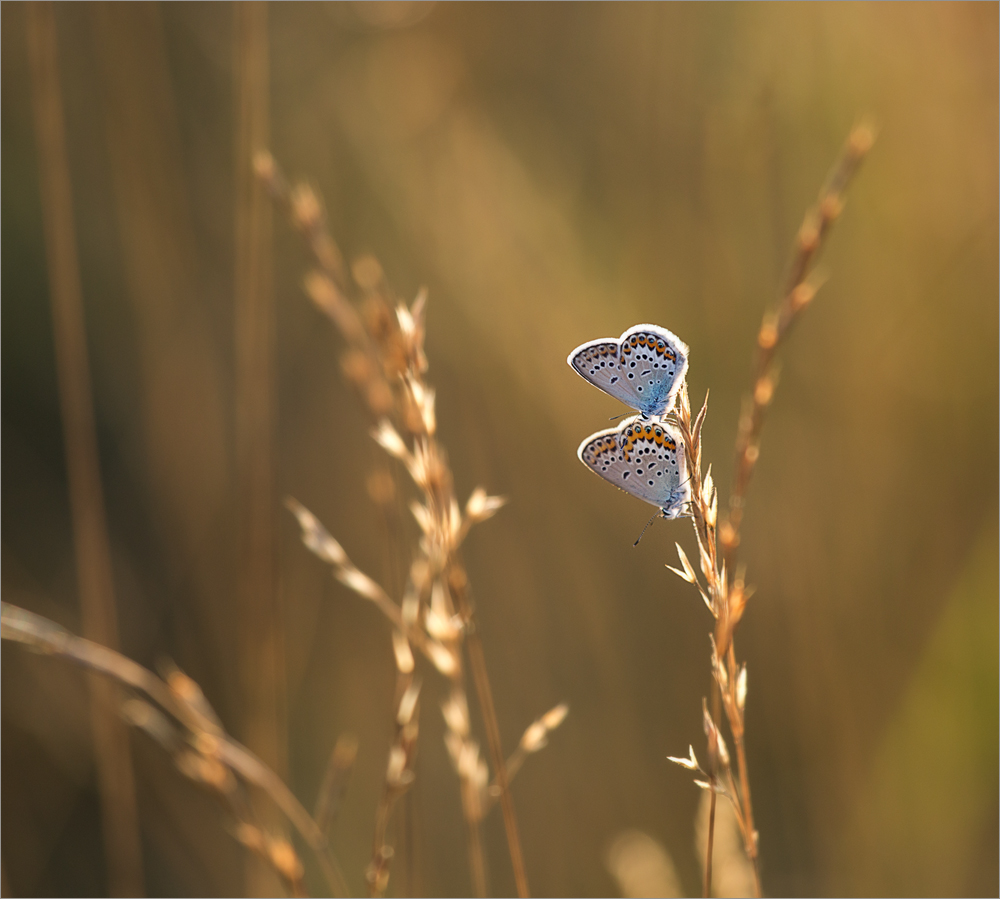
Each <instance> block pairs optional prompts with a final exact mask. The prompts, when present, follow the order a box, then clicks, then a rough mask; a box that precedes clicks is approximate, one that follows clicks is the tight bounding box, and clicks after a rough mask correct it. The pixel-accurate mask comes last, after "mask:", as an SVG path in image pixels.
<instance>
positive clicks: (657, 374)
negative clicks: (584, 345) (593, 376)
mask: <svg viewBox="0 0 1000 899" xmlns="http://www.w3.org/2000/svg"><path fill="white" fill-rule="evenodd" d="M689 352H690V351H689V349H688V346H687V344H686V343H684V341H682V340H681V339H680V338H679V337H678V336H677V335H676V334H674V333H672V332H670V331H668V330H667V329H666V328H661V327H660V326H659V325H635V326H633V327H631V328H629V329H628V330H627V331H626V332H625V333H624V334H622V336H621V337H620V338H619V340H618V369H619V370H618V373H619V374H620V376H622V378H623V380H624V381H627V382H628V389H629V391H630V393H631V395H632V396H633V397H634V398H635V402H629V405H630V406H632V408H633V409H638V410H639V411H640V412H641V413H642V414H643V415H645V416H647V417H653V416H659V415H663V414H664V413H666V412H668V411H669V410H670V408H671V407H672V406H673V404H674V397H675V396H676V394H677V391H678V389H680V386H681V382H682V381H683V380H684V376H685V374H687V367H688V353H689ZM578 370H579V369H578ZM585 377H586V376H585ZM598 386H600V385H598ZM602 389H604V388H602ZM625 402H628V400H626V401H625Z"/></svg>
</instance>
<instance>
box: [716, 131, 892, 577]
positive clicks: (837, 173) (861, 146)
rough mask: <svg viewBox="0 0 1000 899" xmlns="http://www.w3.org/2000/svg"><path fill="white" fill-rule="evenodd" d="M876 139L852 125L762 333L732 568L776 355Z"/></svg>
mask: <svg viewBox="0 0 1000 899" xmlns="http://www.w3.org/2000/svg"><path fill="white" fill-rule="evenodd" d="M874 140H875V134H874V131H873V129H872V128H871V127H870V126H869V125H858V126H857V127H856V128H854V130H853V131H851V134H850V136H849V137H848V139H847V143H846V144H845V145H844V148H843V150H842V151H841V154H840V158H839V159H838V160H837V162H836V164H835V165H834V167H833V171H832V172H831V174H830V177H829V178H828V179H827V181H826V184H825V185H824V186H823V189H822V190H821V191H820V194H819V199H818V201H817V203H816V205H815V206H814V207H813V208H812V209H810V210H809V211H808V212H807V213H806V216H805V219H804V220H803V222H802V226H801V227H800V228H799V232H798V234H797V235H796V240H795V250H794V253H793V256H792V262H791V264H790V266H789V271H788V276H787V278H786V283H785V286H784V289H783V292H782V294H781V300H780V302H779V304H778V307H777V309H775V310H773V311H769V312H768V313H766V314H765V316H764V321H763V323H762V324H761V327H760V331H759V332H758V334H757V358H756V361H755V363H754V374H753V381H752V384H751V391H750V396H749V398H748V399H747V400H746V402H745V404H744V408H743V412H742V414H741V415H740V420H739V424H738V427H737V434H736V454H735V455H736V474H735V478H734V480H733V488H732V492H731V493H730V496H729V516H728V518H727V519H726V521H725V522H724V523H723V525H722V527H721V528H720V530H719V537H720V541H721V543H722V549H723V554H724V556H725V559H726V564H727V567H728V568H729V571H730V572H733V571H735V563H736V554H737V551H738V548H739V544H740V525H741V524H742V521H743V506H744V502H745V499H746V491H747V488H748V487H749V485H750V479H751V478H752V477H753V472H754V468H755V466H756V464H757V459H758V458H759V456H760V448H759V447H760V432H761V428H762V427H763V424H764V413H765V412H766V411H767V407H768V406H769V405H770V404H771V401H772V400H773V398H774V391H775V388H776V387H777V373H776V366H775V357H776V355H777V352H778V349H779V348H780V347H781V345H782V343H783V342H784V341H785V339H786V338H787V336H788V333H789V331H790V330H791V328H792V326H793V325H794V324H795V322H796V321H797V320H798V318H799V316H800V315H801V314H802V312H803V311H804V310H805V309H806V307H808V306H809V304H810V303H811V302H812V299H813V297H814V296H815V295H816V291H817V290H818V289H819V286H820V279H819V278H818V277H817V276H816V275H815V273H814V271H813V267H814V265H815V262H816V259H817V257H818V255H819V253H820V251H821V250H822V247H823V242H824V240H825V238H826V237H827V235H828V234H829V232H830V228H831V227H832V225H833V223H834V222H835V221H836V220H837V218H839V216H840V214H841V212H843V209H844V192H845V191H846V190H847V187H848V186H849V184H850V182H851V179H852V178H853V177H854V175H855V174H856V173H857V170H858V168H859V166H860V165H861V162H862V160H863V159H864V158H865V156H866V155H867V154H868V151H869V150H870V149H871V147H872V143H873V142H874Z"/></svg>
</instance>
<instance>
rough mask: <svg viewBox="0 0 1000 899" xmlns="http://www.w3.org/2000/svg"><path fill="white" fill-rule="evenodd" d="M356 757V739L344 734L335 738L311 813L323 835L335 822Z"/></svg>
mask: <svg viewBox="0 0 1000 899" xmlns="http://www.w3.org/2000/svg"><path fill="white" fill-rule="evenodd" d="M357 756H358V738H357V737H355V736H354V735H353V734H345V735H344V736H342V737H338V738H337V742H336V743H335V744H334V747H333V752H331V753H330V761H329V762H327V766H326V772H325V773H324V775H323V782H322V783H321V784H320V787H319V793H318V794H317V796H316V808H315V811H313V820H315V822H316V826H317V827H318V828H319V829H320V830H321V831H322V832H323V833H329V831H330V828H331V827H332V826H333V822H334V821H336V820H337V813H338V812H339V811H340V805H341V803H342V802H343V799H344V794H345V793H346V792H347V786H348V784H349V783H350V780H351V772H352V771H353V770H354V760H355V759H356V758H357Z"/></svg>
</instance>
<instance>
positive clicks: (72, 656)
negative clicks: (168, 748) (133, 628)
mask: <svg viewBox="0 0 1000 899" xmlns="http://www.w3.org/2000/svg"><path fill="white" fill-rule="evenodd" d="M0 610H2V613H0V622H2V625H0V636H2V639H4V640H12V641H14V642H17V643H22V644H24V645H25V646H27V647H29V648H31V649H34V650H35V651H37V652H41V653H45V654H48V655H54V656H58V657H60V658H64V659H68V660H69V661H71V662H74V663H75V664H77V665H81V666H83V667H84V668H86V669H88V670H90V671H92V672H96V673H97V674H100V675H104V676H105V677H109V678H112V679H113V680H115V681H117V682H118V683H119V684H121V685H123V686H126V687H128V688H130V689H131V690H134V691H136V692H139V693H142V694H144V695H145V696H146V697H148V698H149V699H151V700H152V701H153V702H154V703H155V704H156V705H157V706H159V708H160V709H162V710H163V711H164V712H166V713H167V714H168V715H169V716H170V718H171V719H173V720H174V721H176V722H177V723H178V724H179V725H180V726H181V727H182V728H183V729H184V731H185V732H186V733H187V734H189V735H190V739H189V742H190V743H191V744H192V745H193V746H195V747H199V748H200V751H201V752H202V754H203V755H205V756H207V757H210V758H212V759H214V760H217V761H218V762H220V763H221V764H223V765H225V766H226V767H227V768H229V769H231V770H232V771H233V772H235V773H236V774H238V775H239V776H240V777H242V778H243V779H244V780H245V781H247V783H250V784H253V785H254V786H256V787H258V788H259V789H261V790H263V791H264V792H265V793H266V794H267V795H268V796H270V797H271V799H272V800H273V801H274V803H275V805H277V806H278V808H279V809H281V811H282V812H283V813H284V815H285V817H287V818H288V820H289V821H290V822H291V824H292V826H293V827H294V828H295V829H296V830H297V831H298V832H299V835H300V836H301V837H302V839H303V840H305V842H306V844H307V845H308V846H309V847H310V849H312V851H313V852H314V853H315V855H316V859H317V861H318V863H319V866H320V869H321V870H322V872H323V874H324V876H325V878H326V880H327V884H328V886H329V887H330V890H331V892H332V893H333V895H334V896H347V895H349V890H348V888H347V882H346V880H345V879H344V875H343V873H342V872H341V869H340V865H339V863H338V862H337V859H336V858H335V857H334V855H333V852H332V850H331V849H330V846H329V843H328V841H327V838H326V834H325V833H324V832H323V831H322V830H321V829H320V827H319V826H318V825H317V823H316V821H315V820H314V819H313V818H312V816H311V815H310V814H309V812H307V811H306V809H305V808H304V806H303V805H302V803H300V802H299V800H298V799H296V798H295V794H294V793H292V791H291V790H290V789H289V788H288V786H287V785H286V784H285V782H284V781H283V780H282V779H281V778H280V777H279V776H278V775H277V774H275V772H274V771H273V770H272V769H271V768H270V767H269V766H268V765H267V764H265V763H264V762H263V761H262V760H261V759H260V758H258V757H257V756H256V755H254V753H252V752H251V751H250V750H249V749H247V748H246V747H245V746H243V745H241V744H240V743H238V742H236V741H235V740H233V739H232V738H231V737H229V736H228V735H227V734H226V733H225V732H224V731H223V730H222V728H221V725H220V724H219V723H218V720H217V719H216V718H215V716H214V714H212V713H210V712H208V710H206V709H205V708H203V706H202V705H201V704H199V703H198V702H196V701H189V700H188V699H187V697H186V696H185V694H184V693H183V692H181V691H178V690H176V689H171V687H170V686H169V685H168V684H167V683H165V682H164V681H163V680H161V679H160V678H159V677H157V676H156V675H155V674H153V672H152V671H149V670H148V669H146V668H143V667H142V666H141V665H138V664H136V663H135V662H133V661H132V660H131V659H129V658H126V657H125V656H123V655H121V653H118V652H115V651H114V650H112V649H109V648H108V647H106V646H102V645H100V644H98V643H96V642H94V641H91V640H85V639H83V638H82V637H77V636H76V635H74V634H71V633H70V632H69V631H67V630H66V629H65V628H63V627H60V626H59V625H58V624H56V623H55V622H53V621H50V620H49V619H48V618H44V617H42V616H41V615H36V614H34V613H33V612H29V611H27V610H26V609H22V608H19V607H18V606H14V605H11V604H10V603H7V602H4V603H0ZM196 695H198V696H200V689H199V690H197V693H196ZM201 699H202V700H203V697H201Z"/></svg>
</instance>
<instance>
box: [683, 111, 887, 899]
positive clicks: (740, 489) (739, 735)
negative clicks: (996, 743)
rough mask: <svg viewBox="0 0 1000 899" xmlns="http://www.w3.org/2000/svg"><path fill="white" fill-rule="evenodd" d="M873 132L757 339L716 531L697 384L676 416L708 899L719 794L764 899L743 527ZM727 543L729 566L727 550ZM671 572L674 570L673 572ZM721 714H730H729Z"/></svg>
mask: <svg viewBox="0 0 1000 899" xmlns="http://www.w3.org/2000/svg"><path fill="white" fill-rule="evenodd" d="M873 140H874V135H873V133H872V130H871V129H870V128H869V127H867V126H865V125H860V126H858V127H856V128H854V129H853V130H852V132H851V134H850V136H849V137H848V140H847V143H846V144H845V146H844V149H843V151H842V152H841V154H840V157H839V158H838V160H837V162H836V164H835V166H834V168H833V172H832V174H831V175H830V177H829V179H828V180H827V182H826V184H825V185H824V186H823V188H822V190H821V191H820V195H819V200H818V202H817V204H816V205H815V206H814V207H813V208H811V209H810V210H809V211H808V212H807V213H806V216H805V220H804V221H803V224H802V226H801V228H800V229H799V232H798V235H797V237H796V243H795V250H794V253H793V256H792V262H791V265H790V268H789V274H788V277H787V279H786V283H785V287H784V291H783V293H782V295H781V300H780V302H779V304H778V308H777V309H776V310H774V311H771V312H768V313H767V314H765V316H764V322H763V324H762V325H761V328H760V331H759V332H758V335H757V358H756V362H755V366H754V380H753V385H752V390H751V394H750V396H749V397H748V398H747V400H746V401H745V403H744V408H743V412H742V414H741V416H740V420H739V423H738V426H737V437H736V473H735V477H734V480H733V489H732V492H731V494H730V498H729V514H728V517H727V518H726V520H725V521H723V522H722V524H721V525H720V526H719V527H718V529H717V528H716V522H717V515H718V496H717V492H716V489H715V486H714V483H713V481H712V474H711V467H709V470H708V472H707V474H706V475H705V477H704V478H702V473H701V472H702V469H701V427H702V424H703V423H704V418H705V414H706V412H707V409H708V397H707V396H706V398H705V404H704V405H703V406H702V409H701V411H700V412H699V414H698V417H697V418H696V419H695V421H694V422H692V420H691V407H690V401H689V399H688V391H687V385H686V384H684V385H683V386H682V388H681V391H680V393H679V395H678V403H677V407H676V411H675V412H674V413H673V417H674V418H675V419H676V420H677V423H678V425H679V427H680V430H681V435H682V437H683V440H684V448H685V452H686V458H687V460H688V465H689V470H690V472H691V484H692V502H691V517H692V520H693V522H694V529H695V535H696V538H697V541H698V553H699V561H700V568H701V575H702V577H703V578H704V581H705V586H704V587H703V586H702V583H701V580H700V579H699V577H698V575H697V574H696V573H695V571H694V568H693V567H692V566H691V564H690V562H688V560H687V557H686V556H685V554H684V552H683V550H681V548H680V546H678V547H677V549H678V553H679V555H680V560H681V566H682V569H683V570H679V569H672V570H673V571H674V572H675V573H676V574H678V575H679V576H680V577H681V578H683V579H684V580H686V581H688V582H689V583H692V584H695V585H696V586H697V587H698V589H699V591H700V592H701V595H702V598H703V599H704V600H705V603H706V605H708V607H709V609H710V611H711V612H712V616H713V618H714V619H715V627H714V632H713V634H712V675H713V684H712V712H711V714H709V712H708V709H707V707H706V709H705V712H704V725H705V733H706V736H707V737H708V754H709V764H708V773H707V774H706V772H705V771H704V770H703V769H702V768H701V767H700V766H699V765H698V763H697V760H696V759H695V758H694V752H693V750H692V752H691V757H690V759H672V760H673V761H675V762H678V763H679V764H681V765H683V766H685V767H687V768H690V769H692V770H696V771H698V772H700V773H701V774H703V775H705V776H706V780H704V781H698V783H699V785H700V786H702V787H704V788H705V789H708V790H711V792H712V801H711V806H710V813H709V826H708V851H707V854H706V859H705V895H706V896H708V895H710V892H711V882H712V873H711V872H712V867H711V866H712V842H713V831H714V822H715V815H714V812H715V799H716V794H722V795H725V796H726V797H727V798H728V799H729V800H730V801H731V802H732V804H733V809H734V812H735V814H736V820H737V824H738V825H739V829H740V832H741V834H742V836H743V842H744V848H745V850H746V854H747V857H748V858H749V860H750V862H751V865H752V869H753V878H754V894H755V895H756V896H760V895H761V880H760V860H759V847H758V834H757V830H756V827H755V825H754V815H753V802H752V801H751V796H750V775H749V771H748V768H747V756H746V745H745V739H744V737H745V715H744V708H745V702H746V683H747V681H746V665H738V664H737V661H736V650H735V646H734V643H733V635H734V632H735V629H736V627H737V625H738V624H739V622H740V620H741V619H742V617H743V613H744V611H745V609H746V604H747V600H748V599H749V598H750V595H751V593H752V592H753V591H752V590H751V589H750V588H748V587H747V586H746V584H745V583H744V577H743V574H742V572H741V571H739V570H738V569H737V567H736V566H737V548H738V546H739V542H740V525H741V523H742V520H743V509H744V505H745V498H746V491H747V488H748V486H749V483H750V479H751V477H752V475H753V471H754V467H755V466H756V463H757V459H758V457H759V455H760V451H759V447H760V433H761V428H762V427H763V423H764V413H765V411H766V409H767V407H768V406H769V405H770V403H771V401H772V399H773V397H774V391H775V388H776V386H777V375H776V368H775V357H776V353H777V350H778V348H779V347H780V345H781V344H782V342H783V341H784V340H785V338H786V337H787V335H788V333H789V331H790V329H791V327H792V325H793V324H794V323H795V322H796V321H797V320H798V317H799V316H800V315H801V313H802V312H803V310H804V309H805V308H806V307H807V306H808V305H809V303H810V302H811V301H812V299H813V297H814V296H815V294H816V291H817V289H818V287H819V280H818V279H817V278H816V277H815V274H814V272H815V267H814V266H815V262H816V259H817V257H818V255H819V253H820V251H821V249H822V247H823V243H824V240H825V238H826V237H827V235H828V234H829V231H830V228H831V226H832V225H833V223H834V221H836V219H837V218H838V217H839V215H840V213H841V212H842V210H843V207H844V192H845V191H846V189H847V186H848V185H849V183H850V181H851V178H852V177H853V176H854V174H855V172H856V171H857V169H858V166H859V165H860V164H861V161H862V159H863V158H864V157H865V155H866V154H867V152H868V150H869V149H870V148H871V145H872V142H873ZM719 544H721V547H722V552H721V560H720V553H719V550H718V546H719ZM668 567H669V566H668ZM720 706H721V710H720ZM722 713H724V714H725V718H726V721H727V723H728V725H729V731H730V734H731V735H732V739H733V744H734V746H735V749H736V775H735V776H734V775H733V771H732V769H731V766H730V759H729V753H728V750H727V749H726V745H725V741H724V740H723V738H722V735H721V733H720V731H719V723H720V721H721V717H722Z"/></svg>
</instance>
